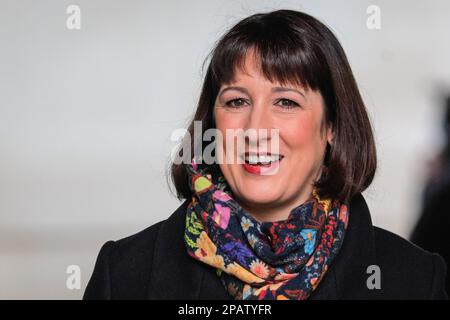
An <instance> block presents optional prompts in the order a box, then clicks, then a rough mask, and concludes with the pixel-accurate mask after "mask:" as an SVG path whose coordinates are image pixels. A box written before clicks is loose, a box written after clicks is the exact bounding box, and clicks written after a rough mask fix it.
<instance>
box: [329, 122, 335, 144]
mask: <svg viewBox="0 0 450 320" xmlns="http://www.w3.org/2000/svg"><path fill="white" fill-rule="evenodd" d="M333 140H334V131H333V126H332V125H331V124H330V125H329V126H328V128H327V142H328V143H329V144H330V145H332V144H333Z"/></svg>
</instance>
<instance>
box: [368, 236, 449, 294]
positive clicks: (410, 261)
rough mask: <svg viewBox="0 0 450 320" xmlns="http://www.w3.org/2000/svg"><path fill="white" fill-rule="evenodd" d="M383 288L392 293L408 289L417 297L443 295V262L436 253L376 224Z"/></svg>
mask: <svg viewBox="0 0 450 320" xmlns="http://www.w3.org/2000/svg"><path fill="white" fill-rule="evenodd" d="M374 236H375V247H376V257H377V261H378V263H379V267H380V273H381V282H382V290H383V292H384V293H385V294H388V293H389V294H388V295H389V296H391V295H392V297H395V296H403V295H404V294H403V293H404V292H408V293H409V294H411V295H414V297H411V298H417V299H427V298H430V299H436V298H437V299H443V298H446V297H447V296H446V293H445V289H444V283H445V275H446V265H445V262H444V260H443V259H442V258H441V257H440V256H439V255H438V254H436V253H430V252H428V251H426V250H424V249H422V248H420V247H418V246H416V245H415V244H413V243H412V242H410V241H408V240H406V239H404V238H402V237H400V236H398V235H396V234H394V233H392V232H390V231H387V230H384V229H382V228H379V227H374Z"/></svg>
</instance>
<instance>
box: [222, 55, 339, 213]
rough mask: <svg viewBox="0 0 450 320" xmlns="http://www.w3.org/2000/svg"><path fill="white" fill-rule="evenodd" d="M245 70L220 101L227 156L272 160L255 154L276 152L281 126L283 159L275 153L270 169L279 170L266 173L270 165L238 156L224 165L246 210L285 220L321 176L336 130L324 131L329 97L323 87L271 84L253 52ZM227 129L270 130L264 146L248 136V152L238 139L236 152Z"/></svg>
mask: <svg viewBox="0 0 450 320" xmlns="http://www.w3.org/2000/svg"><path fill="white" fill-rule="evenodd" d="M244 68H245V72H244V71H242V70H239V68H238V69H237V70H236V73H235V79H234V82H233V83H230V84H226V85H222V86H221V88H220V90H219V94H218V95H217V98H216V101H215V108H214V117H215V121H216V127H217V129H219V130H220V131H221V133H222V135H223V141H224V143H223V149H222V151H221V152H223V155H224V156H226V155H227V154H228V153H232V154H233V157H234V158H233V159H237V157H243V158H245V160H246V162H249V161H256V160H258V161H267V160H269V159H268V158H254V157H251V156H252V155H261V154H262V155H264V154H268V153H271V150H270V149H271V141H270V140H271V136H270V129H278V130H279V131H278V132H279V147H278V150H277V153H278V154H279V155H280V157H279V158H281V160H276V159H277V158H278V157H277V154H272V159H271V160H273V161H272V163H271V164H270V166H269V168H272V169H271V170H272V171H274V172H275V173H273V174H270V173H269V174H264V172H265V171H264V170H268V169H267V168H268V167H267V166H258V165H256V166H255V165H251V164H249V163H244V164H242V163H238V162H237V161H236V160H235V161H233V163H229V164H228V163H226V162H224V163H220V164H219V165H220V169H221V171H222V173H223V175H224V176H225V179H226V180H227V182H228V184H229V185H230V187H231V189H232V191H233V195H234V197H235V198H236V200H237V201H238V202H239V203H240V204H241V205H242V206H243V208H244V209H246V210H247V211H248V212H250V213H252V214H253V215H254V216H255V217H256V218H259V219H260V220H265V221H276V220H284V219H286V218H287V217H288V215H289V212H290V210H292V209H293V208H294V207H295V206H298V205H300V204H302V203H303V202H305V201H306V200H307V198H308V197H309V196H310V194H311V192H312V183H313V182H314V181H315V180H316V179H318V178H319V177H320V174H321V169H322V163H323V159H324V152H325V147H326V143H327V140H328V141H331V140H332V131H331V128H324V129H323V131H322V132H321V123H322V120H323V116H324V101H323V99H322V96H321V94H320V93H319V92H318V91H312V90H308V89H305V88H303V87H300V86H298V85H289V86H284V87H283V89H288V90H280V89H279V88H280V87H281V85H279V83H274V82H270V81H269V80H268V79H266V78H265V77H264V76H263V75H262V74H261V73H260V71H259V64H258V63H257V60H255V58H254V56H253V54H251V53H250V54H247V56H246V59H245V67H244ZM227 88H228V89H227ZM277 88H278V89H277ZM227 129H243V130H244V131H245V130H247V129H256V130H258V129H266V130H268V135H267V136H266V137H267V138H264V137H263V136H260V140H259V141H258V142H259V143H260V145H259V146H258V144H257V143H254V141H255V140H250V139H246V141H245V150H244V154H242V153H241V154H238V151H239V150H237V149H238V148H236V143H235V144H234V145H235V147H234V148H232V150H227V135H226V130H227ZM230 139H231V138H230ZM263 139H264V140H265V141H262V140H263ZM272 140H273V138H272ZM252 141H253V142H252ZM264 142H266V143H265V146H264V147H261V144H262V145H264ZM241 151H242V150H241ZM258 153H259V154H258ZM228 156H229V155H228ZM225 158H226V157H225ZM274 168H275V169H274ZM269 172H270V171H269Z"/></svg>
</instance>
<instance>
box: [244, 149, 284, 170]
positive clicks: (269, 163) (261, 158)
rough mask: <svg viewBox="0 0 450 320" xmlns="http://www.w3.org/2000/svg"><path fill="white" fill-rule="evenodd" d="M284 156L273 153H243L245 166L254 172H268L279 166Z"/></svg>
mask: <svg viewBox="0 0 450 320" xmlns="http://www.w3.org/2000/svg"><path fill="white" fill-rule="evenodd" d="M283 158H284V156H283V155H282V154H271V153H250V152H246V153H244V154H243V159H244V163H243V164H242V166H243V168H244V169H245V170H246V171H247V172H249V173H252V174H268V173H269V171H273V169H275V168H277V167H278V166H279V163H280V162H281V160H283Z"/></svg>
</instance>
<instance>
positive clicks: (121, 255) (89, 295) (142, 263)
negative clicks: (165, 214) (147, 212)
mask: <svg viewBox="0 0 450 320" xmlns="http://www.w3.org/2000/svg"><path fill="white" fill-rule="evenodd" d="M184 206H185V203H183V204H182V205H181V206H180V207H179V208H178V209H177V210H175V212H174V213H172V215H171V216H170V217H169V218H168V219H165V220H162V221H159V222H157V223H155V224H153V225H151V226H149V227H147V228H146V229H144V230H142V231H140V232H137V233H135V234H133V235H130V236H128V237H125V238H122V239H119V240H115V241H112V240H111V241H107V242H106V243H105V244H103V246H102V247H101V249H100V251H99V253H98V256H97V260H96V262H95V266H94V271H93V273H92V276H91V278H90V280H89V282H88V285H87V287H86V290H85V293H84V296H83V298H84V299H126V298H133V299H139V298H145V296H146V294H147V291H148V284H149V282H150V275H151V269H152V265H153V257H154V254H155V246H156V243H157V240H158V238H159V235H160V234H161V233H164V234H165V235H166V236H165V239H167V238H168V235H169V234H172V235H173V234H180V233H179V232H180V230H181V229H180V228H182V226H183V221H184V215H183V214H184V213H185V210H183V208H184ZM162 229H164V230H162ZM178 229H180V230H178ZM174 238H175V237H174ZM169 239H170V237H169Z"/></svg>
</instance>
